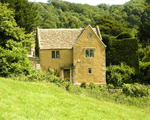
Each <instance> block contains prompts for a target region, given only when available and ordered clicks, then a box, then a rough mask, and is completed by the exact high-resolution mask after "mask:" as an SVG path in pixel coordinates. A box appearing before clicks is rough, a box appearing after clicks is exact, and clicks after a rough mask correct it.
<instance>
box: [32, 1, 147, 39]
mask: <svg viewBox="0 0 150 120" xmlns="http://www.w3.org/2000/svg"><path fill="white" fill-rule="evenodd" d="M34 8H35V9H36V10H37V11H39V14H38V19H39V26H40V27H42V28H60V27H62V28H72V27H76V28H78V27H86V26H87V25H88V24H91V25H92V26H95V25H96V24H99V26H100V29H101V30H102V32H103V33H105V34H109V35H113V36H116V35H119V34H120V33H121V32H129V31H131V29H130V28H137V25H138V23H139V22H141V19H140V18H141V16H142V15H143V13H144V8H145V4H144V2H143V0H132V1H129V2H127V3H125V4H124V5H111V6H110V5H106V4H99V5H97V6H91V5H88V4H76V3H70V2H66V1H62V0H49V3H48V4H45V3H35V4H34ZM146 15H147V12H145V16H146ZM143 17H144V16H143ZM144 18H145V17H144Z"/></svg>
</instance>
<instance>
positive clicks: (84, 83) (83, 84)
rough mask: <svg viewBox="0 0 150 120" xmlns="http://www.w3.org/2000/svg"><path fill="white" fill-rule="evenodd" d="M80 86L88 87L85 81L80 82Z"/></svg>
mask: <svg viewBox="0 0 150 120" xmlns="http://www.w3.org/2000/svg"><path fill="white" fill-rule="evenodd" d="M80 87H82V88H85V89H86V88H87V87H88V85H87V83H86V82H85V81H83V82H82V83H81V85H80Z"/></svg>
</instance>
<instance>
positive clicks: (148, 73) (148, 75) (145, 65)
mask: <svg viewBox="0 0 150 120" xmlns="http://www.w3.org/2000/svg"><path fill="white" fill-rule="evenodd" d="M139 79H140V80H141V83H146V84H147V83H148V84H150V62H140V76H139Z"/></svg>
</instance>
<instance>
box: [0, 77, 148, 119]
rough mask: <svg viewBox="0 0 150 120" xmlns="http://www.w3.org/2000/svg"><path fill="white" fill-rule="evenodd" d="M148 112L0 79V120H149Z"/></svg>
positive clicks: (47, 86) (42, 85)
mask: <svg viewBox="0 0 150 120" xmlns="http://www.w3.org/2000/svg"><path fill="white" fill-rule="evenodd" d="M149 112H150V110H149V111H148V110H146V109H140V108H137V107H134V106H126V105H121V104H115V103H111V102H106V101H102V100H97V99H94V98H90V97H85V96H83V95H74V94H69V93H68V92H67V91H65V90H64V89H63V88H60V87H57V86H56V85H54V84H51V83H35V82H21V81H14V80H10V79H4V78H0V120H26V119H27V120H28V119H30V120H41V119H42V120H46V119H48V120H51V119H52V120H60V119H61V120H63V119H64V120H73V119H77V120H79V119H82V120H106V119H107V120H122V119H125V120H129V119H130V120H148V119H150V114H149Z"/></svg>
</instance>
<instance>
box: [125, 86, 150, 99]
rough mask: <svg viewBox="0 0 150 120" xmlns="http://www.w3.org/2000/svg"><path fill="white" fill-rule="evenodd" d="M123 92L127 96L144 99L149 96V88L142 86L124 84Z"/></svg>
mask: <svg viewBox="0 0 150 120" xmlns="http://www.w3.org/2000/svg"><path fill="white" fill-rule="evenodd" d="M122 91H123V93H124V94H125V95H126V96H131V97H143V96H148V94H149V93H148V86H145V85H141V84H138V83H136V84H134V85H132V84H124V85H123V87H122Z"/></svg>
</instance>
